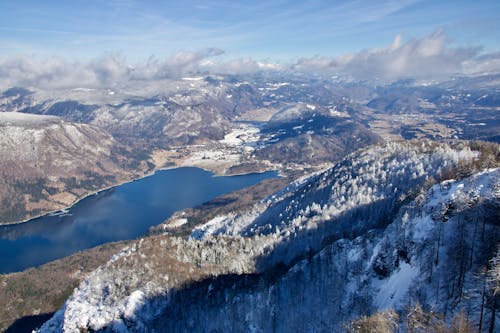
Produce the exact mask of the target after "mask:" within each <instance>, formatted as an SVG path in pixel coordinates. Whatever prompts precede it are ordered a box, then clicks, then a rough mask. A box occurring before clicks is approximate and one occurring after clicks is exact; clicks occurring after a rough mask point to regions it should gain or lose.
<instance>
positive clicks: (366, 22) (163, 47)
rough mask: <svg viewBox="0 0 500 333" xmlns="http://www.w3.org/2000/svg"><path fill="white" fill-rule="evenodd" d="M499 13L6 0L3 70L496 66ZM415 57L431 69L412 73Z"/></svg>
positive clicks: (189, 1)
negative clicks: (387, 63) (101, 63)
mask: <svg viewBox="0 0 500 333" xmlns="http://www.w3.org/2000/svg"><path fill="white" fill-rule="evenodd" d="M499 17H500V1H498V0H496V1H493V0H492V1H490V0H476V1H463V0H453V1H452V0H441V1H435V0H380V1H368V0H342V1H336V0H301V1H297V0H276V1H272V0H268V1H260V0H252V1H247V0H244V1H237V0H231V1H230V0H217V1H213V0H207V1H201V0H183V1H179V0H176V1H148V0H144V1H139V0H137V1H136V0H110V1H104V0H86V1H78V0H75V1H56V0H44V1H39V0H32V1H30V0H2V1H0V61H1V62H0V76H2V75H3V76H4V77H5V76H7V75H11V74H9V73H10V72H9V71H10V69H5V66H12V64H13V62H15V61H18V62H19V61H21V62H30V61H31V63H32V62H33V61H35V60H34V59H37V61H39V64H38V65H40V66H47V62H48V63H49V65H52V66H54V60H53V59H55V58H57V59H60V60H59V61H65V62H66V63H68V62H73V64H74V62H79V63H80V64H81V62H86V64H87V65H88V66H90V64H92V63H95V62H96V59H103V58H102V57H105V58H106V61H107V62H108V63H111V64H112V63H114V65H116V66H122V65H123V64H125V63H127V64H129V65H130V64H135V65H134V66H136V67H137V66H139V67H140V65H137V64H142V65H144V64H146V63H148V64H149V65H151V64H152V63H154V64H156V65H157V66H159V67H162V66H163V67H162V68H163V70H164V72H165V66H167V67H168V66H172V65H171V64H172V63H173V64H175V65H179V63H180V67H181V69H182V70H186V69H189V70H192V69H193V68H195V67H200V66H201V67H203V66H205V67H207V66H208V67H210V66H212V67H211V68H212V69H220V68H233V69H235V70H237V69H238V68H240V69H241V68H243V69H247V70H250V69H251V68H262V67H263V66H264V65H266V64H267V65H268V66H269V67H273V66H274V67H276V66H284V64H286V66H289V67H293V68H295V69H299V68H300V69H305V68H307V67H308V66H310V67H311V68H317V69H324V68H325V66H326V67H328V68H329V69H332V68H335V69H337V70H338V71H339V72H343V71H344V72H347V70H346V69H347V68H351V71H352V70H355V69H359V68H360V67H359V66H360V64H361V65H364V64H365V63H366V61H368V62H370V61H371V64H369V65H370V66H369V67H370V68H371V70H368V72H369V75H382V76H384V75H386V73H377V70H375V69H374V68H375V67H376V64H377V63H379V62H380V61H383V59H375V58H377V57H378V58H380V57H381V54H383V55H384V56H386V58H387V55H388V54H389V59H390V60H391V61H399V67H397V66H396V68H391V69H390V72H391V73H389V74H387V75H389V76H391V75H392V76H397V75H400V73H401V75H403V74H404V75H407V74H408V75H411V74H412V73H418V71H419V70H420V69H421V67H422V66H424V65H430V64H434V62H430V61H429V59H423V60H422V59H420V58H422V55H426V56H427V58H429V55H430V56H431V57H435V56H436V54H435V53H436V52H439V53H440V54H442V55H443V56H444V57H443V59H440V61H437V62H436V65H445V64H447V62H449V61H450V57H455V56H456V57H455V58H457V59H458V60H459V62H460V64H459V65H457V66H458V67H457V66H454V65H452V66H445V67H446V68H445V71H444V72H446V73H449V72H453V71H467V70H469V71H470V70H471V66H472V65H471V64H472V63H473V65H474V66H476V68H479V67H480V66H479V67H478V64H477V62H478V59H479V58H480V57H483V58H484V57H486V58H487V59H488V64H484V59H483V60H482V62H483V63H482V64H481V66H482V67H481V68H483V70H486V69H487V70H490V69H491V67H492V63H494V64H495V66H496V65H497V62H498V61H497V60H498V59H497V58H499V55H498V54H499V53H500V19H499ZM422 41H424V42H425V43H427V44H426V45H423V44H422V43H424V42H422ZM396 46H397V47H396ZM403 46H404V47H406V48H405V50H403ZM429 48H431V49H433V50H430V51H429ZM394 49H400V50H399V51H398V52H399V53H401V52H402V51H405V55H404V57H406V58H407V59H402V57H403V56H402V55H401V54H399V55H398V54H395V51H394ZM415 49H418V52H417V51H415ZM436 49H438V50H437V51H436ZM429 52H430V53H429ZM433 52H434V53H433ZM412 53H418V54H420V56H421V57H420V58H419V59H415V57H414V55H412ZM374 55H376V56H375V58H374ZM412 57H413V58H412ZM110 58H111V60H109V59H110ZM396 58H397V59H396ZM455 58H453V59H451V60H453V61H452V64H455V61H454V60H456V59H455ZM62 59H64V60H62ZM491 59H494V61H492V60H491ZM193 60H194V62H193ZM415 60H416V61H417V62H422V64H421V66H417V67H418V68H413V69H412V70H410V71H409V72H408V73H406V72H405V70H406V67H407V66H408V65H407V63H408V61H415ZM421 60H422V61H421ZM434 60H435V59H434ZM169 63H170V65H169ZM193 64H194V65H193ZM32 65H33V63H32ZM112 65H113V64H112ZM347 65H349V66H347ZM26 66H28V67H29V64H27V65H26ZM33 66H34V65H33ZM56 67H57V66H56ZM2 68H3V70H2ZM398 68H399V69H398ZM485 68H486V69H485ZM361 69H362V70H363V66H361ZM167 72H169V73H170V74H172V73H174V72H179V71H178V70H176V69H173V68H170V69H169V70H167ZM358 72H360V71H359V70H358ZM368 72H367V74H368ZM2 73H3V74H2ZM6 73H7V74H6ZM357 75H359V73H358V74H357Z"/></svg>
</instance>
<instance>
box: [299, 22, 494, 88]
mask: <svg viewBox="0 0 500 333" xmlns="http://www.w3.org/2000/svg"><path fill="white" fill-rule="evenodd" d="M479 54H480V49H479V48H455V47H452V46H451V45H450V41H449V40H448V38H447V36H446V34H445V32H444V31H443V30H438V31H436V32H434V33H432V34H430V35H427V36H424V37H422V38H420V39H411V40H409V41H407V42H403V39H402V35H401V34H398V35H397V36H396V38H395V39H394V41H393V42H392V44H391V45H390V46H388V47H384V48H377V49H366V50H362V51H360V52H358V53H355V54H349V55H346V56H343V57H338V58H329V57H320V56H315V57H311V58H301V59H299V60H298V61H297V62H296V63H295V64H294V66H293V68H294V69H296V70H302V71H314V72H331V73H336V74H345V75H351V76H353V77H355V78H358V79H375V78H378V79H385V80H394V79H399V78H445V77H449V76H450V75H453V74H456V73H461V74H475V73H480V72H484V71H490V72H491V71H495V72H498V71H500V56H499V54H490V55H487V56H480V55H479Z"/></svg>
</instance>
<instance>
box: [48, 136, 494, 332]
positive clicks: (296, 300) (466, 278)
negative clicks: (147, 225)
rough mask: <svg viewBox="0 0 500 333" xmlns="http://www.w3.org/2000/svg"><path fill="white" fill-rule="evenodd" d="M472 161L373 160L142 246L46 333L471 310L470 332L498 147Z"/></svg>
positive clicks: (389, 152) (376, 151) (387, 149)
mask: <svg viewBox="0 0 500 333" xmlns="http://www.w3.org/2000/svg"><path fill="white" fill-rule="evenodd" d="M471 147H472V148H473V149H471ZM475 148H476V147H474V145H469V144H464V143H462V144H458V145H454V146H449V145H446V144H436V143H432V142H409V143H408V142H407V143H397V144H387V145H384V146H377V147H373V148H370V149H367V150H364V151H361V152H358V153H354V154H352V155H351V156H349V158H347V159H345V160H344V161H342V162H341V163H339V164H337V165H336V166H334V167H333V168H331V169H329V170H326V171H324V172H321V173H318V174H315V175H312V176H309V177H307V178H304V179H302V180H299V181H297V182H295V183H293V184H291V185H290V186H289V187H288V188H286V189H284V190H283V191H281V192H280V193H276V194H275V195H273V196H272V197H270V198H268V199H267V200H265V201H264V202H262V203H261V204H260V205H258V206H257V207H254V208H253V209H252V210H250V211H246V212H234V213H231V214H228V215H225V216H218V217H216V218H214V219H212V220H211V221H208V222H207V223H206V224H204V225H203V226H201V227H198V228H197V229H195V230H194V231H193V233H192V236H193V237H191V238H189V239H187V240H185V239H181V238H176V237H171V236H168V234H165V235H156V236H153V237H147V238H144V239H141V240H140V241H138V242H137V243H136V244H135V245H133V246H131V247H129V248H127V249H124V250H123V251H122V252H121V253H120V254H119V255H117V256H115V258H114V259H113V260H111V261H110V262H109V263H108V264H107V265H105V266H102V267H100V268H99V269H98V270H96V271H94V272H93V273H92V274H91V275H90V276H89V277H88V278H87V279H86V280H85V281H84V282H82V284H81V285H80V287H79V288H78V289H77V290H76V291H75V293H74V294H73V296H72V297H71V298H70V299H69V300H68V301H67V303H66V305H65V306H64V308H63V309H61V310H60V311H59V312H58V313H57V314H56V315H55V316H54V318H53V319H52V320H51V321H49V322H47V323H46V324H45V325H44V326H43V327H42V329H41V331H42V332H58V331H61V330H62V329H64V330H66V331H78V330H81V329H84V330H88V329H90V330H100V329H106V328H107V329H112V330H115V331H144V330H153V329H155V330H157V331H165V332H168V331H182V330H189V331H227V330H230V331H275V332H286V331H332V330H336V329H338V328H339V327H340V326H339V325H341V324H342V323H343V322H345V321H347V320H350V319H352V318H355V317H356V316H359V315H363V314H370V313H372V312H373V311H375V310H377V309H383V308H386V307H394V308H396V309H397V310H398V311H404V310H405V308H406V306H407V305H411V304H414V303H415V302H417V301H418V302H420V303H421V304H423V305H424V306H426V307H432V308H433V309H436V311H441V312H445V313H447V314H449V315H451V314H453V313H455V312H457V311H458V310H459V309H461V308H464V307H468V308H470V309H471V311H470V313H471V316H475V317H473V318H474V319H476V318H477V315H478V312H477V309H478V304H480V303H478V297H476V296H474V295H477V292H479V291H480V290H479V289H481V290H482V287H481V288H479V289H478V288H477V286H478V284H477V281H475V280H474V279H476V276H477V274H476V273H477V272H478V271H479V270H480V267H482V266H483V265H484V264H486V263H487V262H488V260H489V259H490V258H492V256H493V255H494V251H495V244H497V243H498V239H499V225H498V220H499V219H498V218H497V217H498V214H499V209H498V201H499V192H498V188H499V186H500V180H499V177H500V175H499V171H498V169H491V170H486V171H483V172H479V173H477V171H476V174H475V175H471V172H473V171H474V170H475V169H476V168H481V169H482V168H484V167H485V166H488V165H490V164H498V146H493V148H492V149H491V146H490V147H489V150H488V149H486V150H485V149H483V150H482V151H475V150H474V149H475ZM488 151H489V153H488ZM491 151H493V152H491ZM489 158H490V159H489ZM491 158H492V159H491ZM454 177H460V178H461V180H457V181H453V180H451V181H444V182H441V183H440V184H438V185H435V186H434V187H431V185H432V184H434V183H436V179H448V178H454ZM464 177H465V178H464ZM427 188H428V190H426V189H427ZM242 235H243V236H245V237H242ZM197 239H198V240H197ZM456 239H458V240H460V242H458V243H457V242H456ZM457 244H458V245H457ZM460 249H462V251H465V252H463V253H462V254H461V255H457V254H456V253H459V252H457V250H460ZM436 257H438V258H439V259H438V260H436ZM479 286H481V285H479ZM464 295H466V296H467V297H465V296H464ZM480 298H481V297H480ZM483 312H484V313H485V316H487V315H488V313H489V314H490V315H491V311H490V312H488V311H487V310H485V311H483ZM485 318H486V317H485Z"/></svg>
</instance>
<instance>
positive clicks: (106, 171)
mask: <svg viewBox="0 0 500 333" xmlns="http://www.w3.org/2000/svg"><path fill="white" fill-rule="evenodd" d="M119 147H120V146H119V144H118V143H117V142H116V141H115V140H114V139H113V138H112V137H111V136H110V135H109V134H108V133H106V132H105V131H103V130H102V129H99V128H97V127H94V126H90V125H85V124H75V123H70V122H66V121H63V120H61V119H60V118H58V117H53V116H38V115H30V114H22V113H18V112H0V156H1V158H0V176H1V179H0V184H1V188H2V190H1V191H0V216H1V217H2V220H1V221H0V223H5V222H16V221H19V220H22V219H26V218H28V217H30V216H33V215H38V214H41V213H44V212H48V211H51V210H56V209H62V208H65V207H67V206H69V205H71V204H72V203H73V202H74V201H75V200H77V199H78V198H81V197H82V196H84V195H85V194H88V193H90V192H91V191H95V190H98V189H100V188H102V187H104V186H109V185H112V184H116V183H118V182H120V181H123V180H124V179H126V178H128V177H131V172H130V171H127V170H126V168H125V167H124V164H125V163H126V162H127V159H126V158H125V157H124V156H121V155H120V154H117V153H116V150H118V148H119Z"/></svg>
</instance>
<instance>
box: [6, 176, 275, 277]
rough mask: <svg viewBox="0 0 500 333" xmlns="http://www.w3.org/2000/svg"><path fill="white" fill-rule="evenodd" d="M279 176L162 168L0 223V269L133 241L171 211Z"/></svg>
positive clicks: (27, 265) (15, 268)
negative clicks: (51, 211) (63, 209)
mask: <svg viewBox="0 0 500 333" xmlns="http://www.w3.org/2000/svg"><path fill="white" fill-rule="evenodd" d="M272 177H277V173H276V172H264V173H255V174H247V175H240V176H227V177H216V176H214V175H213V174H212V173H210V172H207V171H204V170H202V169H198V168H178V169H170V170H162V171H158V172H156V173H155V174H154V175H151V176H149V177H146V178H143V179H140V180H137V181H134V182H131V183H127V184H123V185H120V186H117V187H114V188H112V189H109V190H106V191H102V192H100V193H98V194H96V195H92V196H89V197H87V198H85V199H83V200H82V201H80V202H78V203H77V204H75V205H74V206H73V207H71V208H70V209H68V212H67V213H65V214H61V215H58V216H54V215H52V216H51V215H46V216H42V217H39V218H36V219H33V220H31V221H28V222H26V223H22V224H17V225H10V226H3V227H0V273H9V272H15V271H20V270H23V269H26V268H29V267H34V266H38V265H41V264H44V263H47V262H49V261H52V260H55V259H58V258H62V257H65V256H68V255H70V254H73V253H75V252H78V251H80V250H84V249H88V248H91V247H94V246H96V245H99V244H103V243H107V242H113V241H118V240H125V239H134V238H137V237H139V236H141V235H143V234H145V233H146V232H147V231H148V229H149V227H151V226H154V225H157V224H160V223H161V222H162V221H163V220H165V219H166V218H168V217H169V216H170V215H171V214H172V213H173V212H175V211H177V210H179V209H183V208H187V207H193V206H196V205H199V204H202V203H204V202H206V201H209V200H211V199H213V198H215V197H217V196H219V195H222V194H224V193H229V192H231V191H235V190H238V189H241V188H244V187H248V186H251V185H254V184H256V183H258V182H260V181H261V180H264V179H267V178H272Z"/></svg>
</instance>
